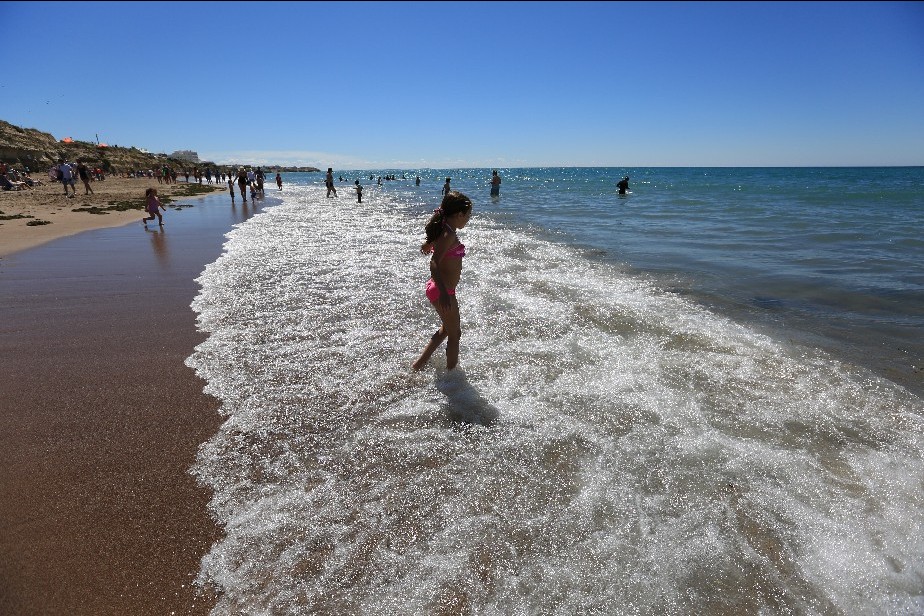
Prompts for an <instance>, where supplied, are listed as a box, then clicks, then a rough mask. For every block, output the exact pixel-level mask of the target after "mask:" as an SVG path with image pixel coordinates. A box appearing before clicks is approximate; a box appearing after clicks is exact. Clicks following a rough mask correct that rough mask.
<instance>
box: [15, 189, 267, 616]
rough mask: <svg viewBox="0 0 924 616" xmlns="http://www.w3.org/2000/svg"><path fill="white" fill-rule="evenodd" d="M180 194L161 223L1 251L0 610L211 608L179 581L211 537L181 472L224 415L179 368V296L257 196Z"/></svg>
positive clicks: (196, 493) (186, 326) (182, 347)
mask: <svg viewBox="0 0 924 616" xmlns="http://www.w3.org/2000/svg"><path fill="white" fill-rule="evenodd" d="M107 182H108V181H107ZM122 183H123V184H127V185H128V186H129V187H131V192H132V193H136V192H138V189H139V188H140V189H141V190H142V192H143V188H144V186H146V185H147V182H145V181H141V180H124V181H122ZM61 199H62V200H63V199H64V198H63V197H61ZM68 201H69V202H73V201H74V200H73V199H70V200H68ZM184 202H188V203H189V204H191V205H192V207H188V208H183V209H182V210H179V211H176V210H173V211H171V210H168V212H167V213H166V214H165V221H166V222H167V225H166V226H165V228H164V230H160V229H151V230H146V229H144V227H143V226H142V225H141V224H140V223H139V224H138V225H137V226H135V225H127V226H122V227H121V228H114V229H101V230H95V231H89V232H86V233H81V234H79V235H72V236H70V237H65V238H63V239H59V240H57V241H54V242H48V243H46V244H44V245H42V246H39V247H36V248H32V249H29V250H20V251H18V252H16V253H15V254H11V255H10V256H7V257H5V258H4V259H3V260H2V261H0V310H2V313H3V314H4V319H3V321H2V323H0V372H2V373H3V374H4V379H3V381H4V386H3V387H2V388H0V408H2V409H3V411H2V413H0V450H2V451H3V452H4V455H3V456H0V613H3V614H17V615H32V614H43V615H45V614H94V615H97V614H121V615H124V614H133V615H135V614H171V613H176V614H206V613H208V611H209V609H210V608H211V606H212V605H213V603H214V598H213V597H209V596H207V595H205V596H203V595H201V594H200V592H199V590H198V589H197V588H196V587H195V586H194V585H193V584H192V582H193V580H194V579H195V577H196V575H197V574H198V570H199V563H200V560H201V558H202V556H203V555H204V554H205V553H206V552H207V551H208V549H209V546H211V545H212V543H213V542H214V541H215V540H217V539H218V538H219V537H220V534H221V531H220V529H219V528H217V527H216V525H215V523H214V521H213V520H212V519H211V517H210V516H209V514H208V512H207V508H206V505H207V502H208V500H209V498H210V494H209V493H208V491H207V490H205V489H203V488H202V487H200V486H199V485H198V484H197V483H196V482H195V480H194V478H193V477H192V476H191V475H190V474H189V468H190V467H191V465H192V464H193V462H194V461H195V456H196V452H197V450H198V447H199V445H200V444H201V443H202V442H204V441H205V440H207V439H208V438H209V437H210V436H211V435H212V434H214V433H215V431H216V430H217V429H218V427H219V426H220V424H221V422H222V421H223V420H222V418H221V416H220V414H219V413H218V406H219V404H218V401H217V400H216V399H214V398H212V397H211V396H208V395H206V394H204V393H203V392H202V388H203V385H204V382H203V381H202V380H201V379H199V378H198V377H197V376H196V375H195V374H194V372H193V371H192V370H191V369H190V368H188V367H186V365H185V363H184V362H185V359H186V357H188V356H189V355H190V354H191V352H192V350H193V348H194V347H195V345H196V344H198V343H199V342H201V341H202V340H204V338H205V335H204V334H201V333H199V332H198V331H197V329H196V326H195V314H194V313H193V311H192V310H191V308H190V302H191V301H192V299H193V298H194V297H195V295H196V293H197V292H198V286H197V285H196V283H195V278H196V277H197V276H198V275H199V273H201V271H202V269H203V267H204V265H205V264H206V263H209V262H211V261H213V260H214V259H215V258H217V257H218V255H219V254H220V253H221V247H222V244H223V242H224V237H223V236H224V233H226V232H227V231H228V230H229V229H230V228H231V226H232V225H233V224H234V223H236V222H240V221H243V220H245V219H246V218H248V217H249V216H251V215H252V214H253V213H254V212H255V211H259V210H260V209H261V208H262V207H263V206H264V205H265V204H262V203H258V205H257V208H254V207H253V204H249V206H250V207H249V208H243V207H242V204H240V202H239V203H238V205H237V206H235V207H232V206H231V204H230V199H226V195H215V196H213V197H206V198H205V199H201V200H200V199H196V200H185V199H184ZM6 203H7V202H5V203H4V205H3V206H0V209H3V210H7V208H8V205H7V204H6ZM128 214H130V217H131V218H140V217H139V216H138V213H137V212H129V213H128ZM75 215H77V216H81V215H82V216H87V217H88V218H90V220H96V219H97V218H102V217H98V216H95V217H94V216H92V215H89V214H75ZM17 222H18V221H17ZM48 226H49V227H50V226H53V225H48ZM29 230H32V229H31V228H30V229H29ZM29 239H30V240H31V239H34V238H29Z"/></svg>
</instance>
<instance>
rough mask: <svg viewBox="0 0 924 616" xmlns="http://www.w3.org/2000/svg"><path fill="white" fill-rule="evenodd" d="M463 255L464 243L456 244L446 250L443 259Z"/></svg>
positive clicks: (456, 257)
mask: <svg viewBox="0 0 924 616" xmlns="http://www.w3.org/2000/svg"><path fill="white" fill-rule="evenodd" d="M464 256H465V244H456V245H455V246H453V247H452V248H450V249H449V250H447V251H446V254H444V255H443V258H444V259H461V258H462V257H464Z"/></svg>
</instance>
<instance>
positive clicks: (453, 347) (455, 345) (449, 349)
mask: <svg viewBox="0 0 924 616" xmlns="http://www.w3.org/2000/svg"><path fill="white" fill-rule="evenodd" d="M461 337H462V336H461V334H456V335H455V336H449V341H448V342H446V369H447V370H452V369H453V368H455V367H456V364H458V363H459V338H461Z"/></svg>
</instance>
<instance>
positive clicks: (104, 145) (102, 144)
mask: <svg viewBox="0 0 924 616" xmlns="http://www.w3.org/2000/svg"><path fill="white" fill-rule="evenodd" d="M96 147H98V148H108V147H109V145H108V144H105V143H101V144H99V145H98V146H96Z"/></svg>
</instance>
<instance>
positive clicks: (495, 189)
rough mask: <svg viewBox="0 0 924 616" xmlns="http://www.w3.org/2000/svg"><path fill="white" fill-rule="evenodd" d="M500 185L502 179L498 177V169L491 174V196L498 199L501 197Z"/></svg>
mask: <svg viewBox="0 0 924 616" xmlns="http://www.w3.org/2000/svg"><path fill="white" fill-rule="evenodd" d="M500 185H501V178H500V176H499V175H497V169H495V170H494V171H493V172H492V174H491V196H492V197H498V196H500Z"/></svg>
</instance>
